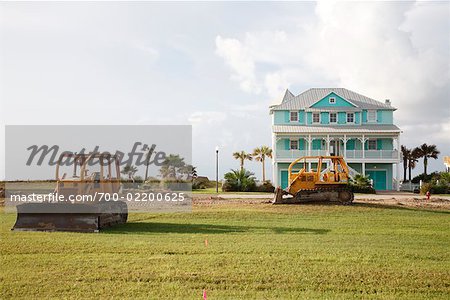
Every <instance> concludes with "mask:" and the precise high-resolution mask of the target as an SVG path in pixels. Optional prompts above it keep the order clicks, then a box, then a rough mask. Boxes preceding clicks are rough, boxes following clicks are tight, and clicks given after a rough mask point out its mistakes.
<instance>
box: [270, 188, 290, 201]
mask: <svg viewBox="0 0 450 300" xmlns="http://www.w3.org/2000/svg"><path fill="white" fill-rule="evenodd" d="M284 195H288V192H286V191H285V190H283V189H282V188H281V187H277V188H276V189H275V194H274V197H273V201H272V203H273V204H280V203H284V199H283V196H284Z"/></svg>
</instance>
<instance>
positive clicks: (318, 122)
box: [312, 112, 320, 124]
mask: <svg viewBox="0 0 450 300" xmlns="http://www.w3.org/2000/svg"><path fill="white" fill-rule="evenodd" d="M314 114H318V115H319V121H317V122H315V121H314ZM312 123H313V124H320V112H313V113H312Z"/></svg>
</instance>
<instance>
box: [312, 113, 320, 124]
mask: <svg viewBox="0 0 450 300" xmlns="http://www.w3.org/2000/svg"><path fill="white" fill-rule="evenodd" d="M312 122H313V123H320V113H313V114H312Z"/></svg>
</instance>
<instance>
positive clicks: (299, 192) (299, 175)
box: [273, 156, 354, 204]
mask: <svg viewBox="0 0 450 300" xmlns="http://www.w3.org/2000/svg"><path fill="white" fill-rule="evenodd" d="M312 165H315V166H317V167H316V168H315V169H313V168H311V166H312ZM299 167H300V170H299V171H296V172H294V171H293V170H294V168H297V169H298V168H299ZM349 179H350V177H349V170H348V166H347V164H346V162H345V160H344V158H343V157H342V156H303V157H300V158H298V159H296V160H295V161H293V162H292V163H291V164H290V165H289V168H288V186H287V188H286V189H284V190H283V189H281V187H277V188H276V190H275V197H274V200H273V203H274V204H297V203H307V202H334V203H340V204H350V203H352V201H353V198H354V195H353V192H352V191H351V190H350V189H349V188H348V181H349Z"/></svg>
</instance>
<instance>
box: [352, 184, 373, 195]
mask: <svg viewBox="0 0 450 300" xmlns="http://www.w3.org/2000/svg"><path fill="white" fill-rule="evenodd" d="M348 187H349V189H350V190H351V191H352V192H353V193H361V194H376V193H377V192H376V191H375V189H374V188H373V187H371V186H370V185H369V186H358V185H354V184H349V185H348Z"/></svg>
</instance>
